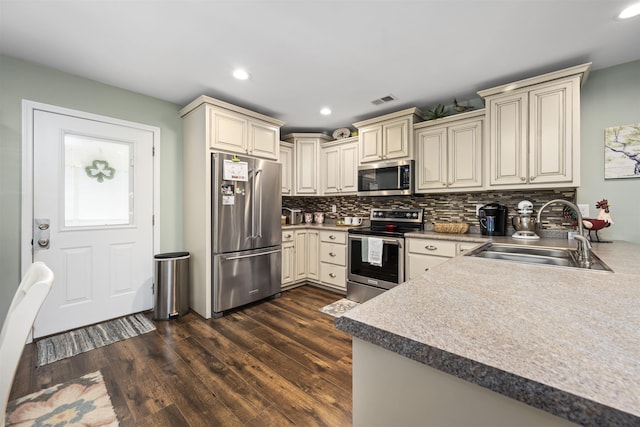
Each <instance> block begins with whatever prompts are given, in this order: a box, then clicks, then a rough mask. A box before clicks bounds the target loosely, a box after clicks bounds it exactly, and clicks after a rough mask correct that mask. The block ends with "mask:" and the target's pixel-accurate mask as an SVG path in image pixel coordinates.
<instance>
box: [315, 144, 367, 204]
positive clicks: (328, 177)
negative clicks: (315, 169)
mask: <svg viewBox="0 0 640 427" xmlns="http://www.w3.org/2000/svg"><path fill="white" fill-rule="evenodd" d="M320 181H321V184H322V194H324V195H330V194H340V195H349V194H356V193H357V191H358V138H357V137H353V138H345V139H342V140H337V141H332V142H329V143H326V144H323V145H322V147H321V149H320Z"/></svg>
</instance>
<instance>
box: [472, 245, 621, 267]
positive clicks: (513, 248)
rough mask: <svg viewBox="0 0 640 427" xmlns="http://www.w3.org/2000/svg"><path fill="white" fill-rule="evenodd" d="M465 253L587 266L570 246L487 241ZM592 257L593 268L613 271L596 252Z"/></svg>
mask: <svg viewBox="0 0 640 427" xmlns="http://www.w3.org/2000/svg"><path fill="white" fill-rule="evenodd" d="M465 255H466V256H474V257H480V258H491V259H499V260H504V261H515V262H524V263H531V264H543V265H554V266H560V267H570V268H585V267H582V266H581V265H580V263H579V262H578V254H577V251H576V250H575V249H568V248H553V247H543V246H524V245H511V244H501V243H487V244H486V245H483V246H481V247H479V248H477V249H474V250H473V251H470V252H468V253H467V254H465ZM591 258H592V265H591V266H590V269H591V270H600V271H612V270H611V269H610V268H609V267H608V266H607V265H606V264H605V263H604V262H602V260H601V259H600V258H598V257H597V256H595V255H594V254H591Z"/></svg>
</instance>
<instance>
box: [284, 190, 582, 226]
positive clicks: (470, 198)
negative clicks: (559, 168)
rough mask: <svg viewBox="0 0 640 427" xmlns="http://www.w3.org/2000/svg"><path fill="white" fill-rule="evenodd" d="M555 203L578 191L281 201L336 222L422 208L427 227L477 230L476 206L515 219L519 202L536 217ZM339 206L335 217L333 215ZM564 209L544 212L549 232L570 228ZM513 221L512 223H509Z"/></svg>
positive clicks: (310, 198)
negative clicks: (504, 210)
mask: <svg viewBox="0 0 640 427" xmlns="http://www.w3.org/2000/svg"><path fill="white" fill-rule="evenodd" d="M553 199H564V200H568V201H570V202H573V203H575V201H576V190H575V189H574V188H568V189H552V190H528V191H515V190H510V191H485V192H473V193H447V194H416V195H414V196H397V197H394V196H388V197H383V196H380V197H357V196H335V197H282V206H285V207H288V208H299V209H301V210H302V211H303V212H324V214H325V218H328V219H333V220H337V219H339V218H343V217H345V216H361V217H365V218H368V217H369V213H370V211H371V208H372V207H376V208H392V209H393V208H423V209H424V222H425V226H426V225H427V224H431V223H433V222H465V223H468V224H469V225H471V226H478V218H477V217H476V207H475V206H476V204H482V205H485V204H487V203H492V202H496V203H500V204H502V205H505V206H507V207H508V208H509V217H512V216H514V215H516V210H517V208H518V202H520V201H521V200H529V201H530V202H531V203H533V208H534V213H537V212H538V210H539V209H540V207H542V205H543V204H545V203H546V202H548V201H550V200H553ZM332 205H336V211H337V212H336V213H332V212H331V207H332ZM563 208H564V206H563V205H560V204H555V205H552V206H549V207H548V208H547V209H545V213H544V214H543V216H542V220H543V221H542V222H543V224H544V225H545V227H548V228H561V227H563V226H570V224H571V220H569V219H566V218H564V217H563ZM510 222H511V220H509V223H510Z"/></svg>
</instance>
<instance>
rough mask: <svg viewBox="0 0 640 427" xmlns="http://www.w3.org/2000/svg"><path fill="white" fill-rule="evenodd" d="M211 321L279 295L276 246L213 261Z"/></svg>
mask: <svg viewBox="0 0 640 427" xmlns="http://www.w3.org/2000/svg"><path fill="white" fill-rule="evenodd" d="M212 277H213V289H212V293H211V298H212V307H213V313H212V316H213V317H220V316H221V315H222V312H223V311H226V310H230V309H232V308H235V307H239V306H241V305H245V304H248V303H251V302H254V301H258V300H260V299H263V298H267V297H270V296H272V295H275V294H277V293H278V292H280V287H281V277H282V253H281V249H280V246H274V247H270V248H265V249H256V250H251V251H242V252H233V253H227V254H222V255H215V256H214V257H213V275H212Z"/></svg>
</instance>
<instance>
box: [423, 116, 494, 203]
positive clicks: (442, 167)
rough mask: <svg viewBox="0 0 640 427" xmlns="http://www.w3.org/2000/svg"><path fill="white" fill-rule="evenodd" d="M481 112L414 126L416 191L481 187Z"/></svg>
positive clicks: (432, 191) (449, 190)
mask: <svg viewBox="0 0 640 427" xmlns="http://www.w3.org/2000/svg"><path fill="white" fill-rule="evenodd" d="M484 114H485V111H484V109H482V110H476V111H471V112H469V113H463V114H459V115H455V116H449V117H445V118H443V119H438V120H433V121H428V122H423V123H419V124H417V125H416V126H414V129H415V140H416V147H417V156H416V157H417V158H416V169H417V175H416V193H438V192H452V191H468V190H478V189H480V188H481V187H482V185H483V180H482V175H483V173H482V171H483V168H482V165H483V143H482V140H483V123H484Z"/></svg>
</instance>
